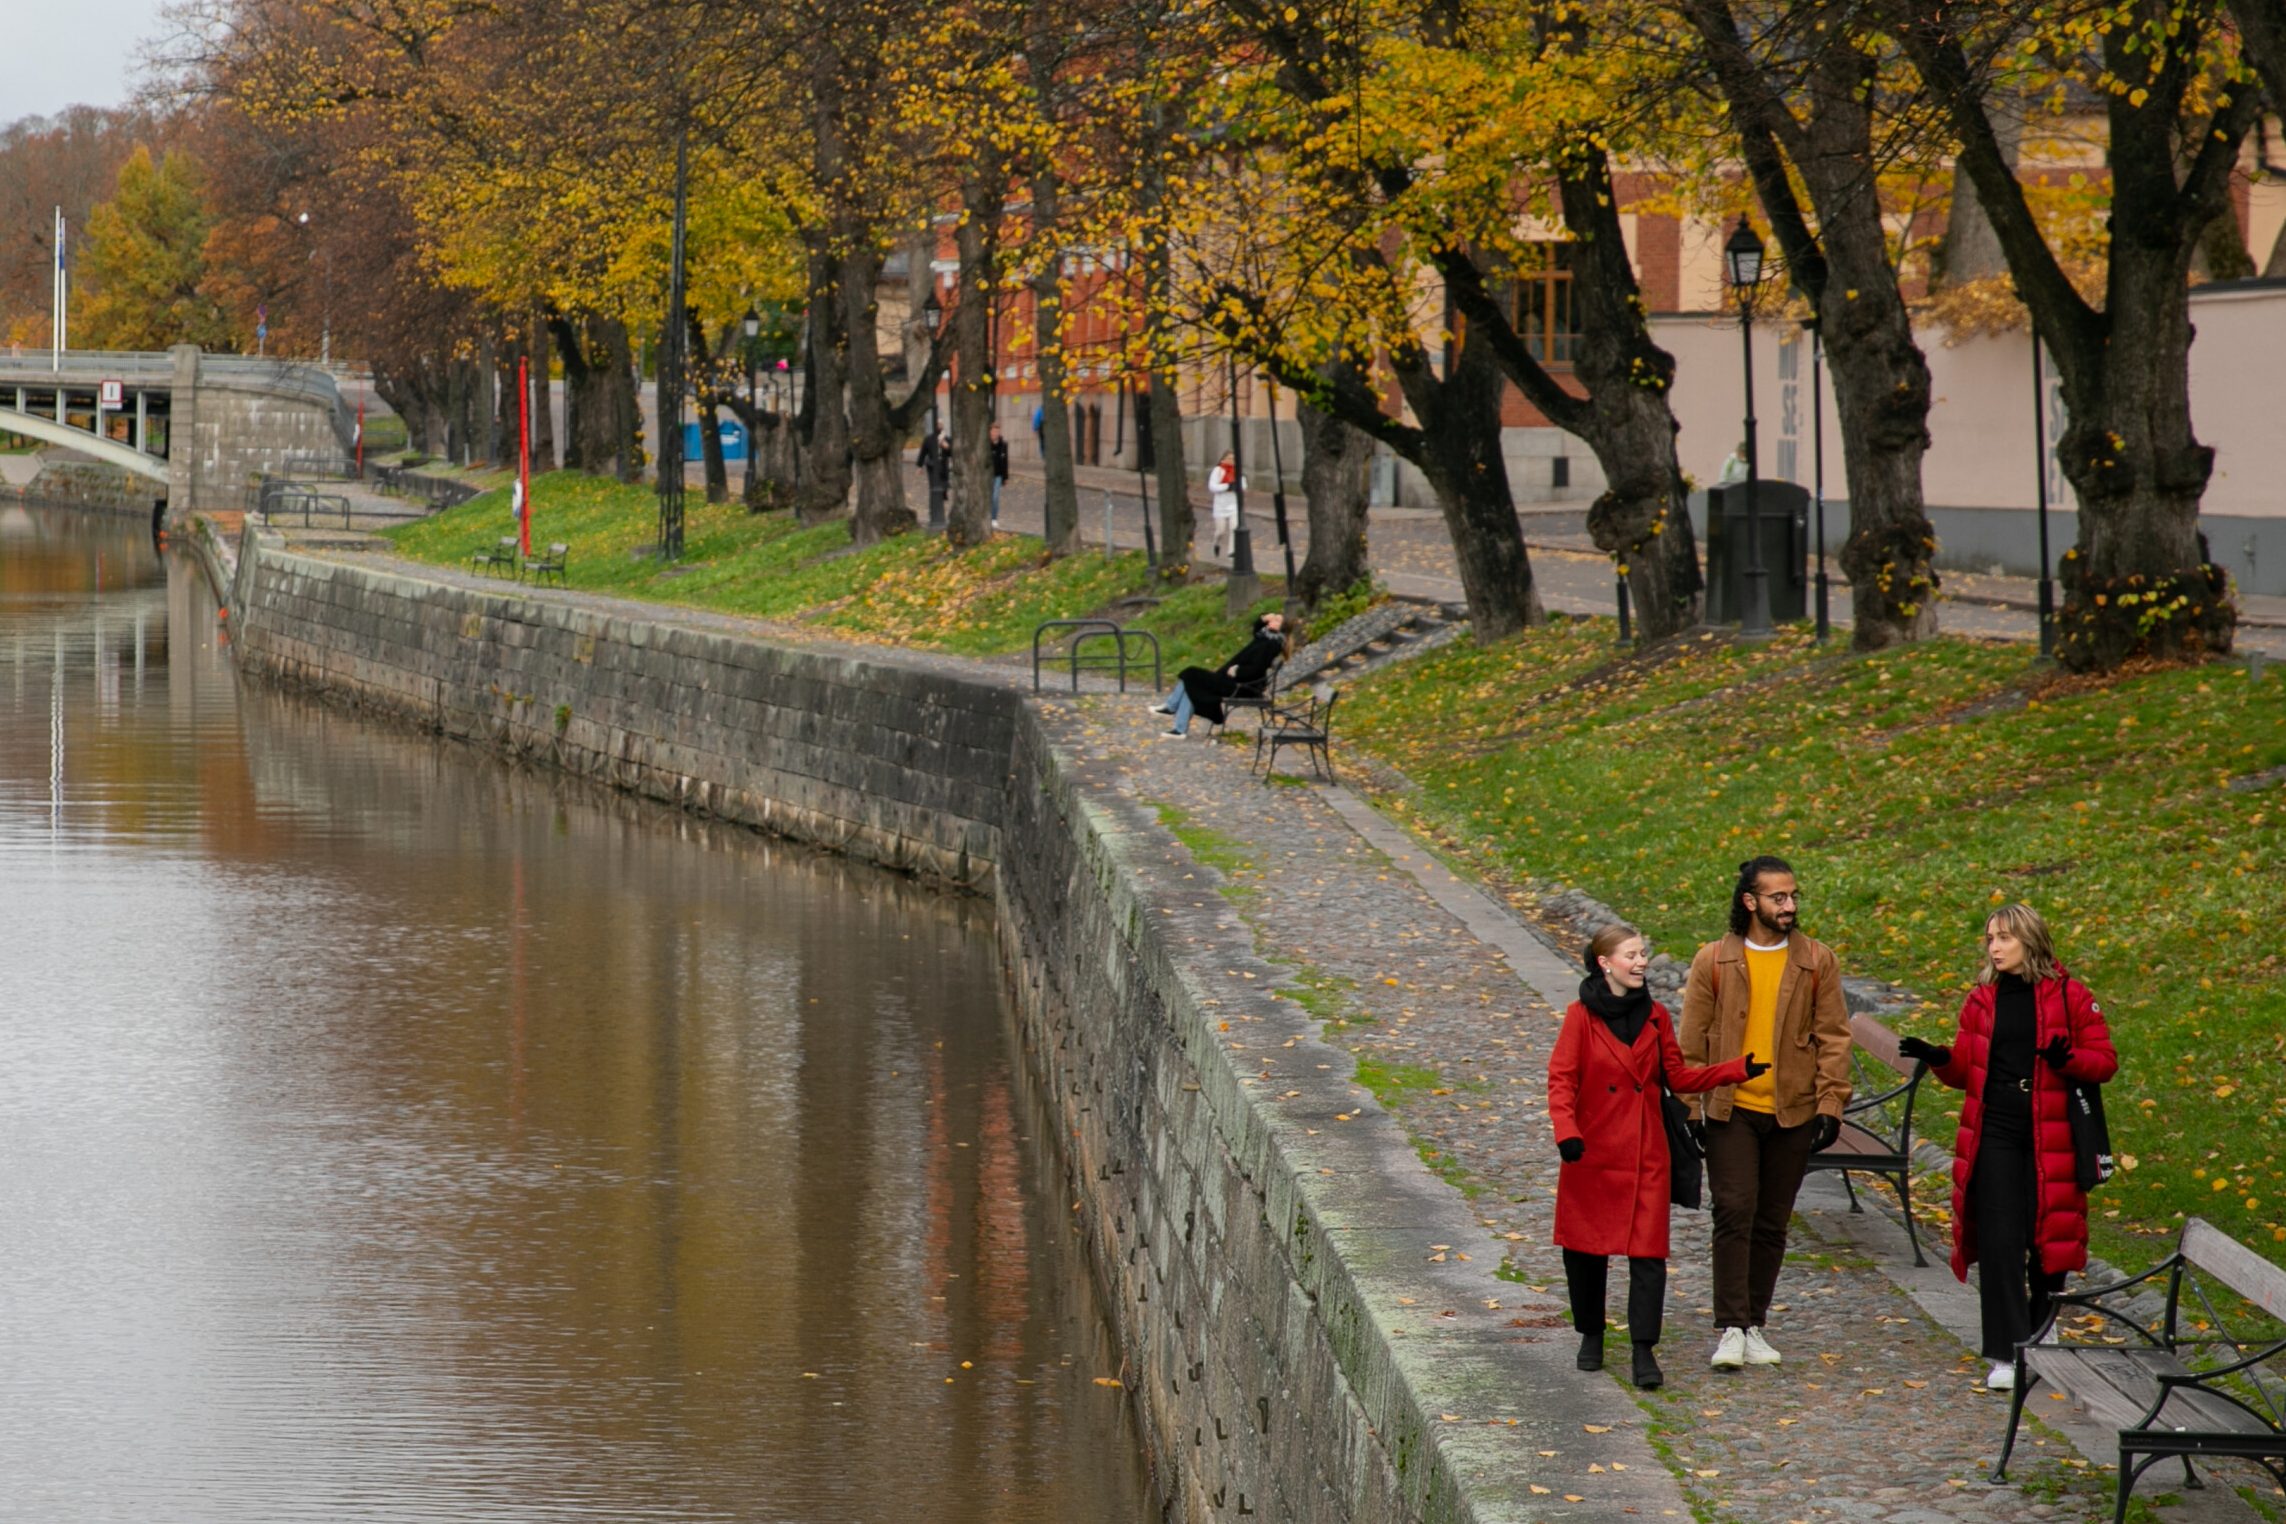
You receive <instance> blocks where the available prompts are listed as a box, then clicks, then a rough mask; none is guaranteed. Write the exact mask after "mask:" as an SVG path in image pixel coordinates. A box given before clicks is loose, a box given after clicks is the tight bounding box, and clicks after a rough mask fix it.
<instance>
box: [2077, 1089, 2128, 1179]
mask: <svg viewBox="0 0 2286 1524" xmlns="http://www.w3.org/2000/svg"><path fill="white" fill-rule="evenodd" d="M2064 1111H2065V1114H2066V1115H2067V1116H2069V1117H2070V1118H2071V1122H2072V1162H2073V1165H2074V1166H2075V1168H2074V1173H2075V1174H2077V1175H2078V1176H2079V1182H2080V1189H2081V1190H2082V1191H2092V1190H2094V1189H2095V1188H2096V1187H2097V1186H2099V1185H2101V1184H2103V1183H2104V1182H2105V1181H2106V1180H2109V1179H2110V1178H2111V1177H2112V1175H2113V1173H2114V1172H2115V1171H2116V1170H2117V1169H2118V1167H2119V1166H2118V1165H2117V1164H2116V1163H2115V1162H2114V1161H2113V1159H2112V1157H2111V1126H2110V1124H2109V1123H2107V1122H2105V1121H2104V1119H2103V1087H2102V1086H2101V1085H2091V1084H2089V1083H2088V1082H2087V1081H2086V1080H2067V1081H2066V1082H2065V1084H2064Z"/></svg>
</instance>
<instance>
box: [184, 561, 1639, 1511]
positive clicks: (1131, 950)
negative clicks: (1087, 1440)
mask: <svg viewBox="0 0 2286 1524" xmlns="http://www.w3.org/2000/svg"><path fill="white" fill-rule="evenodd" d="M233 580H234V587H233V591H232V595H231V600H230V601H231V604H232V625H233V629H234V639H235V642H236V646H237V651H238V659H239V662H240V664H241V666H242V667H243V668H244V669H246V670H248V671H250V672H254V673H257V674H262V675H265V676H268V677H271V678H274V679H277V680H280V681H285V682H290V683H294V684H298V685H302V686H307V687H312V688H316V689H320V690H322V691H324V692H326V693H329V694H332V695H336V696H338V697H341V698H344V699H347V700H349V701H352V702H355V703H358V704H361V705H365V706H368V707H372V708H375V709H379V710H382V711H385V712H388V713H392V714H395V715H397V716H400V717H402V718H404V719H408V720H411V721H414V722H416V723H419V724H422V725H425V726H428V727H431V728H433V729H436V730H439V731H442V732H444V733H446V734H449V735H454V736H459V737H463V738H466V739H468V740H471V741H473V742H476V743H477V744H480V745H484V746H488V747H491V748H493V749H495V750H499V751H504V752H507V753H510V754H514V755H517V756H522V757H528V758H531V759H533V760H535V761H540V762H545V763H548V764H551V765H555V766H560V767H563V768H565V769H566V770H567V771H571V772H575V773H580V774H584V775H588V776H593V777H598V778H603V779H607V780H609V781H610V782H612V783H614V784H617V785H619V786H621V787H625V788H629V789H632V790H635V791H638V792H641V793H644V794H647V795H651V796H654V797H657V798H661V799H667V800H671V801H674V802H677V803H680V804H683V805H685V806H687V807H690V808H693V809H698V810H704V811H707V812H710V813H713V814H717V815H721V816H723V817H725V818H728V819H732V820H739V821H744V822H747V823H750V824H753V825H756V826H760V827H763V828H765V829H769V830H774V831H778V832H781V833H783V834H786V835H788V836H792V837H795V838H798V839H801V840H805V841H809V842H814V843H817V844H820V845H824V846H828V847H833V848H835V849H838V850H844V851H849V852H851V853H853V854H854V855H857V856H861V857H865V858H868V859H870V860H873V861H876V862H880V863H885V864H888V865H890V866H894V867H900V868H906V869H912V870H916V871H921V872H925V873H929V874H932V875H935V876H938V877H941V878H944V879H948V880H951V881H953V882H955V883H958V884H962V885H965V886H969V887H973V888H976V889H979V890H983V891H989V892H992V893H993V894H994V895H995V898H996V901H997V903H998V905H999V908H1000V917H999V920H1000V939H1001V944H1002V948H1003V952H1004V956H1005V961H1006V964H1007V966H1008V969H1009V972H1010V976H1011V980H1012V984H1013V992H1014V996H1015V1005H1016V1009H1017V1013H1018V1022H1019V1027H1020V1032H1021V1035H1022V1038H1023V1041H1024V1045H1025V1047H1026V1050H1027V1057H1028V1059H1029V1062H1030V1067H1031V1070H1032V1073H1033V1075H1034V1078H1035V1079H1036V1081H1037V1082H1038V1083H1039V1084H1040V1085H1041V1086H1042V1087H1043V1092H1044V1094H1045V1096H1046V1097H1047V1099H1048V1102H1049V1104H1050V1105H1051V1107H1052V1108H1053V1114H1054V1115H1055V1116H1056V1117H1057V1119H1058V1122H1059V1124H1060V1125H1059V1133H1060V1134H1061V1137H1060V1142H1061V1144H1062V1148H1063V1153H1064V1157H1065V1161H1066V1163H1067V1165H1068V1166H1069V1168H1070V1171H1071V1174H1072V1177H1073V1180H1074V1185H1075V1194H1076V1195H1077V1196H1078V1198H1079V1202H1078V1210H1080V1211H1081V1212H1082V1213H1083V1214H1084V1222H1085V1226H1086V1229H1087V1236H1088V1241H1089V1246H1090V1257H1091V1261H1092V1263H1093V1265H1094V1268H1095V1271H1096V1274H1097V1279H1098V1284H1099V1286H1100V1287H1101V1289H1102V1291H1103V1293H1104V1298H1105V1303H1106V1306H1107V1309H1108V1311H1109V1313H1110V1315H1111V1317H1112V1319H1113V1321H1114V1324H1115V1326H1116V1327H1117V1329H1118V1331H1119V1334H1120V1338H1121V1342H1122V1345H1123V1347H1124V1349H1125V1352H1126V1357H1127V1369H1126V1371H1125V1373H1124V1380H1125V1385H1126V1386H1127V1388H1128V1389H1129V1390H1130V1391H1131V1392H1132V1393H1133V1394H1134V1396H1135V1398H1136V1399H1137V1403H1138V1416H1139V1422H1140V1426H1141V1429H1142V1434H1143V1439H1144V1442H1145V1444H1146V1446H1147V1448H1148V1449H1149V1452H1150V1458H1151V1464H1152V1468H1153V1474H1154V1477H1155V1479H1156V1481H1157V1484H1158V1486H1159V1488H1160V1492H1161V1496H1162V1499H1163V1500H1164V1503H1165V1514H1166V1516H1167V1517H1169V1518H1181V1519H1200V1520H1205V1519H1230V1520H1237V1519H1241V1518H1247V1519H1260V1520H1262V1521H1265V1524H1271V1521H1283V1520H1295V1521H1308V1524H1349V1521H1365V1520H1371V1521H1376V1524H1379V1521H1397V1520H1437V1521H1444V1520H1486V1521H1490V1520H1525V1519H1534V1520H1540V1519H1557V1518H1584V1517H1592V1516H1594V1515H1593V1514H1590V1513H1582V1512H1579V1511H1576V1510H1574V1509H1571V1508H1568V1507H1556V1508H1554V1509H1551V1508H1549V1507H1548V1506H1547V1505H1548V1504H1549V1503H1551V1502H1552V1501H1553V1499H1551V1498H1549V1497H1547V1496H1546V1495H1545V1494H1546V1493H1547V1489H1545V1488H1542V1489H1539V1491H1540V1493H1541V1494H1542V1495H1541V1496H1538V1497H1531V1496H1527V1488H1526V1484H1525V1481H1524V1478H1525V1476H1527V1475H1528V1474H1529V1471H1530V1464H1531V1463H1530V1462H1529V1460H1528V1459H1527V1457H1529V1455H1530V1454H1531V1451H1530V1450H1529V1449H1528V1448H1525V1447H1528V1446H1530V1445H1532V1444H1534V1443H1538V1444H1540V1445H1542V1446H1543V1447H1544V1446H1545V1445H1547V1444H1548V1443H1549V1440H1548V1439H1547V1438H1546V1437H1545V1435H1546V1433H1547V1432H1548V1431H1547V1425H1548V1424H1550V1423H1555V1424H1558V1425H1560V1426H1568V1425H1570V1424H1572V1423H1573V1422H1574V1420H1575V1419H1576V1415H1574V1414H1570V1413H1563V1414H1558V1413H1554V1412H1552V1411H1545V1410H1547V1409H1550V1408H1551V1407H1552V1406H1554V1405H1552V1404H1549V1403H1547V1402H1545V1401H1536V1400H1535V1399H1536V1395H1537V1394H1535V1393H1533V1392H1531V1391H1529V1390H1526V1389H1525V1388H1526V1386H1527V1385H1528V1383H1527V1381H1526V1380H1525V1376H1524V1370H1523V1367H1522V1365H1521V1364H1520V1350H1519V1346H1521V1345H1524V1344H1527V1343H1538V1342H1541V1341H1545V1340H1549V1339H1557V1340H1563V1339H1567V1338H1568V1335H1567V1334H1565V1333H1564V1332H1563V1331H1562V1329H1561V1325H1562V1324H1563V1323H1564V1322H1565V1321H1566V1320H1565V1319H1564V1317H1563V1316H1562V1315H1561V1309H1560V1306H1559V1304H1558V1303H1556V1302H1555V1301H1553V1300H1550V1299H1549V1298H1546V1297H1542V1296H1536V1295H1535V1294H1534V1293H1531V1292H1529V1291H1527V1290H1526V1289H1525V1288H1523V1287H1518V1286H1513V1285H1505V1284H1503V1283H1500V1282H1498V1281H1495V1280H1494V1279H1493V1278H1492V1277H1491V1274H1490V1270H1491V1266H1492V1264H1493V1263H1494V1262H1495V1261H1496V1260H1497V1252H1496V1251H1495V1250H1487V1251H1486V1252H1484V1253H1483V1254H1482V1255H1481V1256H1480V1258H1481V1260H1482V1263H1470V1262H1467V1261H1466V1260H1465V1256H1456V1257H1450V1258H1448V1256H1447V1255H1446V1254H1444V1253H1443V1252H1439V1251H1440V1250H1441V1247H1442V1246H1444V1245H1448V1244H1449V1245H1454V1246H1460V1245H1465V1244H1472V1243H1474V1244H1482V1243H1484V1242H1485V1240H1484V1235H1483V1231H1482V1229H1481V1228H1480V1227H1478V1226H1477V1225H1476V1224H1475V1223H1474V1222H1473V1220H1472V1219H1471V1216H1470V1214H1469V1213H1468V1211H1467V1210H1466V1207H1465V1205H1464V1203H1463V1202H1462V1201H1461V1200H1460V1198H1459V1196H1458V1195H1457V1194H1456V1193H1454V1192H1453V1191H1451V1190H1450V1189H1449V1188H1448V1187H1446V1186H1444V1185H1443V1184H1442V1183H1441V1182H1438V1181H1436V1180H1435V1179H1434V1178H1433V1177H1431V1176H1430V1175H1429V1174H1428V1172H1427V1171H1426V1170H1424V1169H1422V1168H1421V1166H1420V1164H1419V1162H1418V1160H1417V1159H1415V1158H1414V1156H1413V1154H1412V1151H1411V1149H1410V1147H1409V1146H1408V1145H1407V1144H1406V1142H1405V1140H1404V1137H1403V1134H1402V1133H1401V1132H1400V1131H1399V1130H1398V1129H1397V1128H1396V1127H1395V1125H1394V1124H1393V1123H1392V1122H1390V1120H1389V1119H1388V1118H1387V1117H1386V1116H1383V1115H1380V1114H1379V1113H1378V1112H1375V1111H1373V1108H1371V1107H1370V1105H1368V1104H1364V1103H1363V1100H1362V1096H1361V1095H1360V1093H1359V1092H1357V1091H1356V1090H1355V1089H1354V1088H1353V1087H1352V1085H1351V1083H1350V1068H1351V1065H1350V1060H1349V1057H1348V1055H1347V1054H1346V1053H1344V1052H1342V1051H1341V1050H1338V1049H1335V1048H1331V1047H1328V1046H1325V1045H1323V1044H1321V1043H1320V1042H1319V1041H1318V1039H1317V1037H1316V1035H1315V1030H1314V1023H1313V1022H1312V1021H1311V1020H1310V1019H1309V1017H1308V1016H1307V1013H1306V1012H1304V1011H1303V1010H1302V1009H1301V1008H1300V1007H1299V1006H1298V1005H1296V1004H1295V1003H1294V1002H1292V1001H1290V1000H1285V1001H1280V1000H1275V999H1273V998H1271V996H1270V994H1269V991H1270V990H1271V989H1272V988H1273V987H1274V986H1275V984H1276V983H1277V981H1278V980H1279V978H1280V975H1281V971H1280V970H1278V969H1276V968H1274V967H1271V966H1268V965H1266V964H1264V963H1262V962H1261V961H1259V960H1258V959H1257V958H1256V957H1255V954H1254V951H1253V948H1252V945H1251V942H1250V940H1249V938H1248V935H1247V934H1246V933H1245V932H1244V931H1243V929H1242V927H1241V926H1240V924H1239V923H1238V921H1237V920H1236V918H1235V917H1232V916H1230V915H1229V914H1228V913H1227V907H1226V906H1225V905H1224V903H1223V902H1222V900H1221V899H1220V897H1219V895H1217V894H1215V893H1214V892H1212V889H1211V887H1208V886H1205V885H1202V884H1201V883H1200V882H1199V879H1200V877H1201V875H1202V873H1203V870H1198V869H1197V866H1196V864H1194V863H1193V862H1192V861H1191V859H1190V858H1189V856H1188V854H1187V853H1185V852H1184V851H1183V850H1182V848H1181V847H1180V846H1179V844H1178V843H1176V842H1175V840H1174V838H1173V836H1172V835H1171V833H1169V832H1168V831H1167V830H1166V829H1165V828H1164V827H1163V826H1162V825H1161V824H1160V823H1159V822H1158V821H1157V820H1156V819H1154V818H1152V817H1151V816H1150V815H1149V814H1148V813H1147V812H1146V811H1145V810H1144V809H1143V807H1142V806H1141V805H1140V804H1138V803H1137V802H1136V801H1135V800H1134V799H1132V798H1131V797H1129V796H1128V795H1127V794H1125V793H1124V792H1123V791H1121V790H1120V789H1119V788H1117V787H1116V785H1115V780H1113V779H1112V778H1110V777H1094V776H1090V775H1089V774H1088V772H1087V769H1086V768H1085V767H1084V766H1083V765H1082V764H1079V763H1077V762H1075V761H1074V760H1073V758H1074V757H1075V756H1076V755H1077V752H1076V749H1075V748H1072V747H1070V746H1067V745H1063V744H1059V740H1058V736H1059V733H1060V728H1061V727H1064V726H1076V725H1078V724H1079V723H1080V721H1079V719H1078V718H1077V716H1075V715H1074V714H1072V713H1071V712H1070V711H1069V710H1068V709H1058V708H1055V707H1053V706H1040V705H1035V704H1033V703H1031V702H1028V701H1027V700H1026V698H1025V697H1024V696H1023V695H1022V694H1020V693H1019V692H1018V691H1017V689H1016V688H1015V687H1014V686H1013V685H1001V684H999V683H998V682H997V681H996V680H995V679H994V678H993V677H991V676H990V675H989V674H984V673H980V672H979V671H978V670H977V669H975V668H974V667H963V666H962V665H961V664H956V663H951V662H931V661H929V660H927V659H925V658H904V659H901V658H900V657H899V656H898V655H897V654H896V653H889V652H884V653H881V655H879V656H878V657H875V656H873V655H871V654H865V655H856V654H847V655H845V654H836V653H833V652H829V651H821V650H814V649H809V648H791V647H784V646H777V645H772V644H769V643H766V642H764V641H761V640H757V639H753V638H751V637H748V636H744V635H741V634H738V633H735V632H733V631H731V630H728V629H724V630H721V631H719V632H712V631H710V630H709V629H707V628H705V627H704V616H669V618H670V619H674V620H675V621H676V622H667V621H666V620H662V621H660V622H651V621H648V620H643V619H635V618H629V617H626V616H625V615H624V614H623V613H621V612H619V611H617V610H614V611H612V612H609V613H604V612H598V611H596V610H594V609H592V608H587V607H583V606H581V605H580V604H579V603H578V602H577V601H575V600H572V599H557V598H527V597H523V596H519V595H518V594H516V593H511V592H506V591H502V592H490V591H486V590H484V589H481V588H477V587H472V586H464V585H459V584H456V583H447V582H444V581H441V580H440V581H431V580H426V579H422V578H417V577H413V576H408V575H404V574H401V573H399V572H395V571H392V570H390V569H388V568H385V567H380V566H364V565H358V564H355V563H354V562H352V561H343V560H338V559H319V558H316V557H313V556H308V555H296V554H293V553H291V552H289V551H288V550H287V549H286V547H285V546H284V544H283V543H282V542H281V541H280V540H279V539H278V538H277V537H276V536H275V535H273V534H271V533H269V532H267V531H261V530H255V529H250V530H249V531H248V534H247V538H246V539H245V541H244V542H243V543H242V545H241V548H240V553H239V557H238V564H237V567H236V569H235V574H234V579H233ZM694 626H697V627H694ZM1361 1112H1365V1113H1369V1115H1365V1116H1357V1121H1358V1122H1359V1123H1360V1124H1361V1125H1355V1126H1345V1125H1338V1124H1337V1120H1336V1119H1337V1117H1338V1121H1339V1122H1348V1121H1349V1120H1351V1118H1352V1117H1353V1116H1356V1114H1358V1113H1361ZM1486 1305H1492V1306H1497V1307H1500V1308H1501V1309H1502V1310H1500V1311H1498V1312H1497V1313H1492V1312H1483V1311H1480V1310H1478V1309H1481V1308H1482V1307H1484V1306H1486ZM1456 1308H1466V1309H1469V1313H1468V1315H1466V1316H1463V1315H1461V1314H1459V1313H1456V1312H1455V1311H1453V1310H1452V1309H1456ZM1519 1329H1523V1330H1528V1331H1526V1332H1522V1333H1519V1332H1518V1330H1519ZM1440 1409H1442V1410H1444V1411H1443V1412H1442V1413H1440V1412H1439V1410H1440ZM1462 1411H1465V1412H1467V1413H1468V1414H1469V1415H1471V1416H1470V1418H1469V1419H1468V1421H1467V1422H1465V1423H1464V1422H1462V1421H1460V1419H1459V1418H1458V1417H1457V1414H1458V1413H1460V1412H1462ZM1503 1414H1505V1415H1509V1416H1506V1417H1503V1416H1500V1415H1503ZM1516 1415H1525V1416H1524V1417H1518V1416H1516Z"/></svg>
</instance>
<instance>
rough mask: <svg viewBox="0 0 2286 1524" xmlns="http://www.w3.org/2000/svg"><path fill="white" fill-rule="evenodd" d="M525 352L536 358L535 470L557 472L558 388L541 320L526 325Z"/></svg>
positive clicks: (533, 378) (533, 397) (533, 404)
mask: <svg viewBox="0 0 2286 1524" xmlns="http://www.w3.org/2000/svg"><path fill="white" fill-rule="evenodd" d="M524 352H525V353H526V354H528V355H530V356H531V357H532V375H531V385H532V392H531V407H532V470H533V472H534V473H535V474H537V473H539V472H543V471H553V470H554V469H556V406H555V387H554V386H552V385H551V384H550V383H549V380H548V331H547V328H546V327H545V326H544V325H543V324H542V323H541V322H540V321H539V320H538V319H537V318H535V319H533V320H532V322H531V323H529V324H528V325H526V327H525V331H524Z"/></svg>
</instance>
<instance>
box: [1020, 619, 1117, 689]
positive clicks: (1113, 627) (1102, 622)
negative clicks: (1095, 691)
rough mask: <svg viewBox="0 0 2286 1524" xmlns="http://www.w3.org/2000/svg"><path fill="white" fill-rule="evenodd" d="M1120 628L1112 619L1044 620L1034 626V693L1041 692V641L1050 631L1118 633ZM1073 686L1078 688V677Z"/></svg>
mask: <svg viewBox="0 0 2286 1524" xmlns="http://www.w3.org/2000/svg"><path fill="white" fill-rule="evenodd" d="M1118 628H1119V625H1118V623H1117V622H1116V621H1114V620H1110V619H1049V620H1044V621H1042V622H1041V623H1039V624H1037V625H1035V626H1033V628H1032V691H1033V692H1034V693H1038V692H1039V691H1040V642H1041V640H1042V639H1044V638H1045V637H1046V636H1047V635H1048V633H1049V632H1050V631H1052V630H1097V631H1117V630H1118ZM1074 644H1077V642H1076V641H1075V642H1074ZM1073 686H1074V687H1077V686H1078V679H1077V678H1076V677H1075V678H1074V679H1073Z"/></svg>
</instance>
